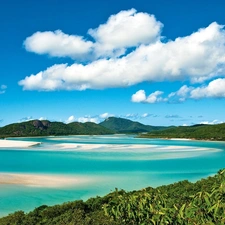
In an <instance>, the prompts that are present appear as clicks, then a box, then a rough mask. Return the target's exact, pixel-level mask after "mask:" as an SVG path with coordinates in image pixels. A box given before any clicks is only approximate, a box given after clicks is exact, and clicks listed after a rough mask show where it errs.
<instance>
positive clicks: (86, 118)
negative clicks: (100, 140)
mask: <svg viewBox="0 0 225 225" xmlns="http://www.w3.org/2000/svg"><path fill="white" fill-rule="evenodd" d="M77 121H78V122H80V123H86V122H92V123H99V119H98V118H96V117H91V116H84V117H79V118H78V120H77Z"/></svg>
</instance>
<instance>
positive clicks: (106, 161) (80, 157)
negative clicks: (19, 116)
mask: <svg viewBox="0 0 225 225" xmlns="http://www.w3.org/2000/svg"><path fill="white" fill-rule="evenodd" d="M15 139H16V140H24V141H37V142H41V144H40V145H37V146H33V147H29V148H24V149H19V148H17V149H10V148H4V149H3V148H0V149H1V151H0V173H13V174H16V173H18V174H34V175H46V174H47V175H50V176H70V177H78V178H79V177H84V178H87V179H90V182H87V183H81V184H77V185H70V186H64V187H40V186H26V185H9V184H1V185H0V216H4V215H7V214H8V213H11V212H14V211H16V210H24V211H29V210H32V209H33V208H35V207H37V206H40V205H43V204H47V205H54V204H58V203H63V202H67V201H72V200H76V199H84V200H86V199H88V198H89V197H95V196H96V195H100V196H102V195H105V194H107V193H109V192H110V191H113V190H114V189H115V188H119V189H125V190H134V189H141V188H144V187H147V186H152V187H156V186H159V185H163V184H169V183H173V182H176V181H180V180H184V179H188V180H190V181H196V180H197V179H200V178H204V177H207V176H209V175H212V174H215V173H216V172H217V171H218V170H219V169H221V168H224V167H225V143H224V142H202V141H185V140H179V141H178V140H161V139H139V138H135V137H134V136H128V135H111V136H66V137H44V138H43V137H41V138H39V137H37V138H14V140H15Z"/></svg>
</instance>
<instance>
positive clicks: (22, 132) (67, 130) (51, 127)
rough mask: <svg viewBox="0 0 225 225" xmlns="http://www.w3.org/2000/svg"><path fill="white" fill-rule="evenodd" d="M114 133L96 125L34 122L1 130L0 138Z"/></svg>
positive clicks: (13, 125)
mask: <svg viewBox="0 0 225 225" xmlns="http://www.w3.org/2000/svg"><path fill="white" fill-rule="evenodd" d="M112 133H113V132H112V131H111V130H109V129H107V128H105V127H102V126H101V125H98V124H96V123H91V122H86V123H78V122H73V123H69V124H64V123H62V122H50V121H48V120H42V121H40V120H32V121H28V122H23V123H14V124H10V125H7V126H5V127H2V128H0V137H21V136H49V135H81V134H83V135H85V134H86V135H94V134H112Z"/></svg>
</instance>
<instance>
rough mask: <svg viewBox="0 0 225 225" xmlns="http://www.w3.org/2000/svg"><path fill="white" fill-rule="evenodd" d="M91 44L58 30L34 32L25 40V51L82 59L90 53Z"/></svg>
mask: <svg viewBox="0 0 225 225" xmlns="http://www.w3.org/2000/svg"><path fill="white" fill-rule="evenodd" d="M92 45H93V43H92V42H91V41H85V40H84V39H83V38H82V37H80V36H76V35H68V34H64V33H63V32H62V31H60V30H56V31H54V32H52V31H45V32H36V33H34V34H33V35H32V36H30V37H28V38H26V40H25V41H24V46H25V48H26V50H27V51H30V52H35V53H37V54H48V55H50V56H57V57H71V58H83V57H84V56H85V55H86V54H87V53H88V52H90V51H91V48H92Z"/></svg>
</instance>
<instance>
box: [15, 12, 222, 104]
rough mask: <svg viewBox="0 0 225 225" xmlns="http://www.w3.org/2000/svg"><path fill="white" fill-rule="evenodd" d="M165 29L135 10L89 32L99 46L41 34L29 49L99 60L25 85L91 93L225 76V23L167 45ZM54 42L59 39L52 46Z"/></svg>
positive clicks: (63, 67)
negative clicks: (153, 83) (149, 83)
mask: <svg viewBox="0 0 225 225" xmlns="http://www.w3.org/2000/svg"><path fill="white" fill-rule="evenodd" d="M161 30H162V24H161V23H160V22H159V21H157V20H156V19H155V17H154V16H153V15H150V14H147V13H142V12H140V13H138V12H136V10H134V9H131V10H127V11H121V12H119V13H118V14H116V15H112V16H111V17H109V19H108V21H107V22H106V23H105V24H101V25H100V26H99V27H97V28H96V29H89V31H88V33H89V35H91V36H92V37H93V39H94V42H90V41H86V40H85V38H83V37H79V36H75V35H67V34H64V33H62V32H61V31H57V32H47V33H45V32H42V33H40V32H37V33H35V34H34V35H32V36H31V37H28V38H27V39H26V40H25V46H26V48H27V50H29V51H34V52H37V53H38V54H42V53H46V54H49V55H51V56H70V57H72V58H76V57H77V56H79V57H80V58H81V55H83V56H84V57H86V56H87V55H89V56H90V55H91V56H95V57H94V58H93V60H92V61H89V62H85V63H74V64H72V65H68V64H59V65H57V64H56V65H53V66H51V67H49V68H47V69H46V70H43V71H40V72H39V73H37V74H31V75H29V76H27V77H26V78H24V79H23V80H21V81H20V82H19V85H21V86H23V89H24V90H40V91H54V90H86V89H105V88H115V87H127V86H131V85H135V84H138V83H141V82H144V81H153V82H159V81H168V80H169V81H175V80H182V81H184V80H187V81H191V82H193V83H199V82H200V83H201V82H205V81H207V80H210V79H214V78H216V77H218V76H223V75H224V73H225V31H224V27H223V26H222V25H219V24H217V23H216V22H213V23H211V24H210V25H209V26H208V27H205V28H201V29H199V30H197V31H196V32H194V33H192V34H190V35H189V36H186V37H178V38H176V39H175V40H170V41H167V42H163V41H161V39H162V37H161V36H160V33H161ZM46 35H47V36H46ZM39 36H40V37H41V38H43V40H42V39H40V40H42V41H40V42H39V41H38V40H39V39H38V38H39ZM49 36H50V37H51V38H52V39H51V38H49ZM36 37H38V38H37V39H36ZM49 40H53V41H52V44H51V43H49V42H50V41H49ZM78 40H79V41H80V42H81V44H80V45H81V46H84V47H81V48H82V49H80V47H79V46H80V45H77V44H74V46H75V47H74V46H73V45H72V44H71V43H78ZM29 43H30V45H29ZM36 43H37V44H36ZM39 43H40V45H41V46H38V44H39ZM42 43H43V45H42ZM48 43H49V45H48ZM29 46H30V47H29ZM35 46H38V47H37V49H36V47H35ZM69 46H72V47H69ZM77 46H78V47H77ZM129 48H130V49H129ZM39 49H40V51H39ZM128 49H129V51H127V50H128ZM82 51H84V52H82ZM183 91H184V90H183ZM138 95H139V96H136V97H140V98H141V97H142V98H144V97H146V96H144V93H143V92H142V93H141V92H139V93H138ZM159 95H161V94H160V93H159V92H157V93H155V94H154V95H153V96H152V97H150V98H149V99H148V102H149V103H151V101H152V102H153V103H154V102H155V101H156V100H157V99H158V97H159ZM183 98H184V97H183ZM155 99H156V100H155ZM181 99H182V97H181ZM144 100H145V99H143V101H144Z"/></svg>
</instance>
